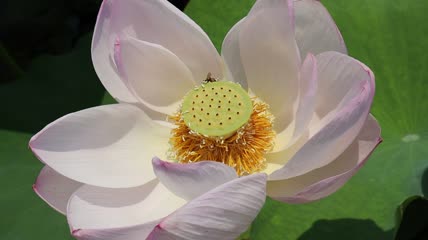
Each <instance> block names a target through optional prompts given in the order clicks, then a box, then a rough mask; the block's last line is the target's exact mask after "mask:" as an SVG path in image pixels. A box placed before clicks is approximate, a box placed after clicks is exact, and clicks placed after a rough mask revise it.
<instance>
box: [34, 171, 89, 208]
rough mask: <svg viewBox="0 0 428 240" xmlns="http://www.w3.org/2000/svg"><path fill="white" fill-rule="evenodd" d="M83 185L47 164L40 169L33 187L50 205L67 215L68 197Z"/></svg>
mask: <svg viewBox="0 0 428 240" xmlns="http://www.w3.org/2000/svg"><path fill="white" fill-rule="evenodd" d="M82 185H83V184H82V183H79V182H76V181H74V180H71V179H69V178H66V177H64V176H62V175H60V174H58V173H57V172H55V171H54V170H53V169H52V168H50V167H48V166H45V167H43V169H42V170H41V171H40V174H39V176H38V177H37V180H36V183H34V185H33V189H34V191H35V192H36V193H37V195H39V197H40V198H41V199H43V200H44V201H45V202H46V203H47V204H49V206H51V207H52V208H53V209H55V210H57V211H58V212H60V213H62V214H64V215H65V213H66V212H67V203H68V199H69V198H70V196H71V194H73V193H74V191H76V190H77V189H78V188H79V187H81V186H82Z"/></svg>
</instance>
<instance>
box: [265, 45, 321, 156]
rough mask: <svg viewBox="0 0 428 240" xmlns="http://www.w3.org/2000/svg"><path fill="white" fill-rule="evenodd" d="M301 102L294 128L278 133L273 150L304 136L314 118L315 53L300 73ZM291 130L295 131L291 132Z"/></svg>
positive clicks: (309, 57)
mask: <svg viewBox="0 0 428 240" xmlns="http://www.w3.org/2000/svg"><path fill="white" fill-rule="evenodd" d="M299 76H300V78H299V102H298V105H297V110H296V114H295V119H294V120H293V123H292V126H293V127H294V128H293V129H288V128H287V129H286V130H284V131H283V132H281V133H279V134H278V135H277V138H276V140H275V148H274V150H273V152H278V151H281V150H284V149H286V148H288V147H290V146H291V145H293V144H294V143H296V141H297V140H298V139H299V138H300V137H301V136H302V134H303V133H305V131H307V127H308V125H309V123H310V121H311V119H312V118H313V114H314V110H315V98H316V92H317V87H318V72H317V60H316V58H315V56H314V55H312V54H310V53H309V54H308V55H307V56H306V59H305V60H304V61H303V64H302V67H301V69H300V74H299ZM291 130H292V131H293V132H292V134H291Z"/></svg>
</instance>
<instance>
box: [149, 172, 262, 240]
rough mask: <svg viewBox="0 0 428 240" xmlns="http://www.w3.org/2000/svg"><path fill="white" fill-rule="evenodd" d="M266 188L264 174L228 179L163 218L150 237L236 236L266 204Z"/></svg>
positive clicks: (153, 239)
mask: <svg viewBox="0 0 428 240" xmlns="http://www.w3.org/2000/svg"><path fill="white" fill-rule="evenodd" d="M265 188H266V175H265V174H253V175H250V176H245V177H241V178H238V179H235V180H233V181H230V182H228V183H225V184H223V185H221V186H219V187H217V188H215V189H213V190H211V191H209V192H207V193H205V194H203V195H201V196H199V197H198V198H196V199H194V200H192V201H190V202H189V203H188V204H186V205H185V206H183V207H182V208H180V209H179V210H177V211H176V212H174V213H173V214H171V215H169V216H168V217H166V218H165V219H163V220H162V221H161V222H160V223H159V224H158V225H157V227H156V228H155V229H154V230H153V232H152V233H151V234H150V235H149V237H148V238H147V239H148V240H167V239H174V240H200V239H205V240H217V239H224V240H233V239H236V238H237V237H238V236H239V235H240V234H241V233H242V232H244V231H245V230H246V229H247V228H248V227H249V225H250V224H251V222H252V221H253V220H254V218H255V217H256V216H257V214H258V212H259V211H260V209H261V207H262V206H263V204H264V202H265V193H266V191H265V190H266V189H265Z"/></svg>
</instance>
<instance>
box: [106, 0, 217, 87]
mask: <svg viewBox="0 0 428 240" xmlns="http://www.w3.org/2000/svg"><path fill="white" fill-rule="evenodd" d="M106 1H108V2H109V3H111V5H112V8H111V11H112V15H113V21H112V26H113V29H115V30H116V31H117V32H124V33H126V34H128V35H130V36H132V37H135V38H137V39H139V40H143V41H146V42H150V43H154V44H158V45H161V46H163V47H164V48H166V49H168V50H170V51H171V52H173V53H174V54H175V55H176V56H177V57H178V58H179V59H180V60H181V61H183V62H184V64H185V65H186V66H187V67H188V68H189V69H190V71H191V72H192V75H193V78H194V79H195V80H196V81H198V82H199V81H202V80H204V79H205V78H206V76H207V73H208V72H211V73H212V74H213V76H214V77H218V78H221V77H222V66H221V59H220V56H219V54H218V53H217V50H216V49H215V47H214V45H213V44H212V42H211V41H210V39H209V37H208V36H207V34H206V33H205V32H204V31H203V30H202V29H201V28H200V27H199V26H198V25H197V24H196V23H195V22H194V21H193V20H192V19H190V18H189V17H188V16H186V15H185V14H184V13H183V12H182V11H180V10H178V9H177V8H176V7H174V6H173V5H172V4H171V3H169V2H168V1H166V0H127V1H121V0H106Z"/></svg>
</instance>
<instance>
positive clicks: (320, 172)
mask: <svg viewBox="0 0 428 240" xmlns="http://www.w3.org/2000/svg"><path fill="white" fill-rule="evenodd" d="M380 142H381V137H380V127H379V124H378V123H377V121H376V120H375V119H374V117H373V116H371V115H369V117H368V118H367V121H366V122H365V124H364V126H363V129H362V130H361V132H360V133H359V135H358V136H357V138H356V139H355V140H354V142H353V143H352V144H351V145H350V146H349V147H348V148H347V149H346V150H345V151H344V152H343V153H342V154H341V155H340V156H339V157H338V158H337V159H335V160H334V161H333V162H331V163H330V164H328V165H326V166H324V167H322V168H319V169H316V170H314V171H311V172H309V173H307V174H304V175H302V176H298V177H295V178H291V179H287V180H280V181H269V182H268V185H267V192H268V195H269V196H270V197H272V198H274V199H276V200H279V201H284V202H288V203H305V202H310V201H315V200H318V199H321V198H323V197H326V196H328V195H330V194H332V193H334V192H335V191H337V190H338V189H339V188H340V187H342V186H343V185H344V184H345V183H346V182H347V181H348V180H349V179H350V178H351V177H352V176H353V175H354V174H355V173H356V172H357V171H358V170H359V169H360V168H361V167H362V166H363V165H364V163H365V162H366V160H367V159H368V157H369V156H370V154H371V153H372V152H373V151H374V149H375V148H376V147H377V146H378V144H379V143H380Z"/></svg>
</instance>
